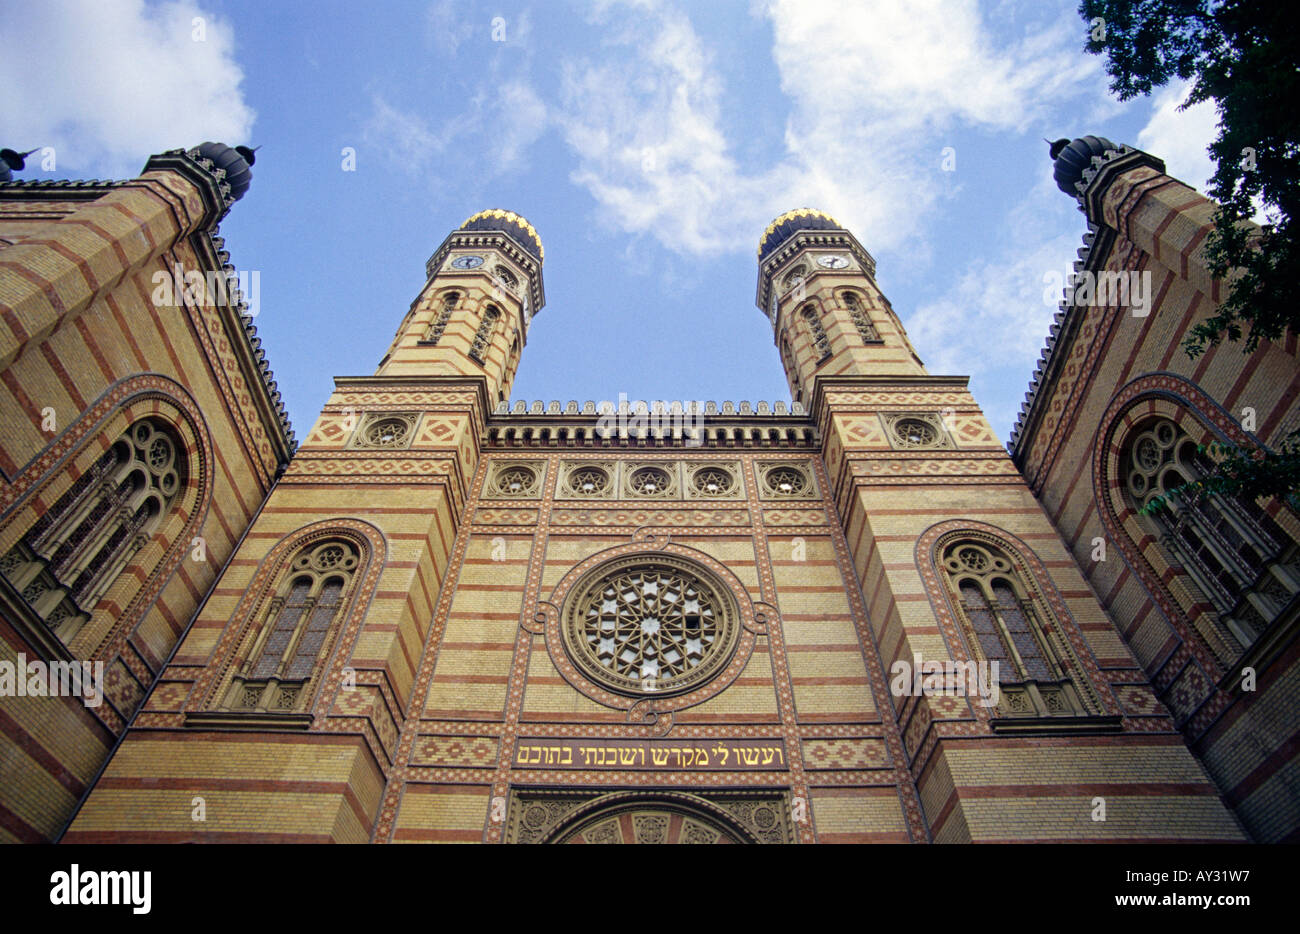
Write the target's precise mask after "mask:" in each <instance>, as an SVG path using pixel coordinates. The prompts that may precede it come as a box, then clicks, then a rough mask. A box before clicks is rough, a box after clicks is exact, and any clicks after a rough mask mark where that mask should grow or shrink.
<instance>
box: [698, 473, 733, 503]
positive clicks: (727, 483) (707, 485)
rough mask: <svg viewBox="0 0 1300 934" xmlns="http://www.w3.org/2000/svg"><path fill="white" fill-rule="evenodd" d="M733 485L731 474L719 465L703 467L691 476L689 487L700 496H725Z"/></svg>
mask: <svg viewBox="0 0 1300 934" xmlns="http://www.w3.org/2000/svg"><path fill="white" fill-rule="evenodd" d="M733 485H734V481H733V480H732V478H731V474H730V473H728V472H727V471H725V470H723V469H721V468H720V467H705V468H704V469H703V470H697V471H695V473H694V474H693V475H692V476H691V487H692V488H693V489H694V490H695V492H696V493H698V494H699V495H700V496H725V495H726V494H728V493H730V492H731V488H732V486H733Z"/></svg>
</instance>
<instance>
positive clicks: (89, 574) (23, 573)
mask: <svg viewBox="0 0 1300 934" xmlns="http://www.w3.org/2000/svg"><path fill="white" fill-rule="evenodd" d="M182 453H183V449H182V447H181V444H180V442H179V440H178V438H177V437H176V435H175V433H174V432H173V430H172V429H171V428H170V427H169V426H167V425H165V424H164V423H162V422H161V421H158V420H154V419H141V420H139V421H137V422H135V423H134V424H133V425H131V427H130V428H128V429H127V430H126V431H125V432H124V433H123V434H122V435H121V437H119V438H118V439H117V441H116V442H115V443H114V444H113V446H112V447H111V448H109V449H108V450H107V451H105V452H104V453H103V454H102V455H101V456H100V457H99V458H98V459H97V460H96V461H95V463H94V464H93V465H92V466H91V467H90V468H89V469H88V470H86V472H85V473H83V474H82V475H81V476H80V477H78V478H77V480H76V481H75V482H74V483H73V484H72V485H71V486H70V487H69V488H68V489H67V490H66V491H65V492H64V493H63V494H62V495H61V496H60V497H59V498H58V499H57V500H56V501H55V503H54V505H53V506H52V507H50V509H49V510H47V511H46V512H45V514H44V515H42V516H41V518H40V519H39V520H37V522H36V523H35V524H34V525H33V526H32V528H31V529H30V530H29V531H28V532H27V534H26V535H24V536H23V538H22V539H21V540H20V541H19V542H18V543H17V544H16V545H15V546H14V547H13V548H11V549H10V550H9V552H8V553H7V554H5V556H4V558H3V559H0V573H3V574H4V576H5V577H6V578H7V579H8V580H9V582H10V583H11V584H12V585H13V586H14V587H15V588H16V589H17V590H18V591H19V592H20V593H21V594H22V596H23V599H24V600H25V601H26V602H27V604H28V605H29V607H30V608H31V609H32V611H33V612H34V613H35V614H36V615H37V616H39V617H40V618H41V619H43V620H44V621H45V624H46V625H47V626H49V627H50V628H51V629H52V630H54V632H55V634H56V635H58V636H59V637H60V638H61V639H63V640H64V641H65V642H66V641H68V640H69V639H70V638H71V637H72V636H73V635H75V633H76V632H77V631H78V630H79V629H80V628H81V626H82V625H84V624H85V623H86V622H87V621H88V620H89V619H90V614H91V612H92V611H93V610H94V607H95V604H96V603H97V602H98V600H99V598H100V597H101V596H103V594H104V592H105V591H107V590H108V588H109V587H110V586H111V585H112V583H113V581H114V580H115V579H116V577H117V575H118V573H119V572H120V571H121V570H122V569H123V568H124V567H125V566H126V565H127V564H128V562H129V561H130V560H131V558H132V557H133V556H134V555H135V554H136V552H138V551H139V550H140V549H141V548H142V547H143V546H144V545H145V544H146V543H147V542H148V541H149V539H150V538H151V537H152V535H153V534H154V532H156V531H157V529H158V528H159V526H160V525H161V524H162V520H163V519H164V518H165V517H166V516H167V515H168V513H169V511H170V510H171V508H172V506H173V504H174V503H175V502H176V499H177V496H178V494H179V493H180V491H181V490H182V488H183V487H184V483H185V468H184V459H183V457H182Z"/></svg>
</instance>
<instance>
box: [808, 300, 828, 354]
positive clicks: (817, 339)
mask: <svg viewBox="0 0 1300 934" xmlns="http://www.w3.org/2000/svg"><path fill="white" fill-rule="evenodd" d="M801 313H802V314H803V319H804V321H806V322H808V329H809V330H810V331H811V332H812V339H813V346H814V347H816V348H817V362H818V363H820V362H822V361H823V360H825V359H826V358H827V357H829V356H830V355H831V341H830V338H829V337H827V336H826V329H825V328H824V327H823V326H822V320H821V317H820V316H819V315H818V314H817V310H816V309H815V308H813V307H812V306H811V305H807V306H805V307H804V309H803V311H802V312H801Z"/></svg>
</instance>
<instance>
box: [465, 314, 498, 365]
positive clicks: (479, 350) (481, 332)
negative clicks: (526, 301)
mask: <svg viewBox="0 0 1300 934" xmlns="http://www.w3.org/2000/svg"><path fill="white" fill-rule="evenodd" d="M500 317H501V311H500V310H499V309H498V308H497V307H496V306H495V305H488V307H487V310H486V311H485V312H483V320H482V321H480V322H479V325H478V331H476V332H475V334H474V343H473V344H472V345H471V346H470V348H469V355H470V356H471V357H473V358H474V360H476V361H477V362H478V363H482V362H483V360H484V358H485V357H486V356H487V352H488V347H490V346H491V344H492V330H493V328H495V327H496V323H497V319H498V318H500Z"/></svg>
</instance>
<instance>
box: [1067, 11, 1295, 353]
mask: <svg viewBox="0 0 1300 934" xmlns="http://www.w3.org/2000/svg"><path fill="white" fill-rule="evenodd" d="M1287 9H1288V8H1287V6H1286V5H1285V4H1274V3H1253V2H1249V0H1226V2H1218V3H1215V2H1210V0H1083V2H1082V3H1081V4H1080V6H1079V13H1080V15H1081V16H1082V17H1083V18H1084V20H1085V23H1086V26H1087V31H1088V39H1087V41H1086V43H1085V46H1084V47H1085V48H1086V49H1087V50H1088V51H1089V52H1091V53H1093V54H1098V55H1099V54H1102V53H1105V54H1106V55H1107V65H1106V71H1107V73H1108V74H1109V75H1110V76H1111V90H1112V91H1114V92H1115V94H1116V95H1117V96H1118V97H1119V99H1120V100H1128V99H1130V98H1132V97H1135V96H1137V95H1139V94H1149V93H1150V92H1151V90H1152V89H1153V88H1156V87H1160V86H1161V85H1164V84H1166V83H1168V82H1169V81H1170V80H1172V79H1174V78H1179V79H1182V80H1190V81H1192V82H1193V85H1192V91H1191V94H1190V95H1189V96H1188V99H1187V101H1186V102H1184V104H1183V107H1188V106H1191V105H1192V104H1196V103H1200V102H1201V101H1206V100H1213V101H1214V102H1215V105H1216V107H1217V109H1218V112H1219V136H1218V138H1217V139H1216V140H1215V142H1214V143H1213V144H1212V145H1211V146H1210V153H1211V155H1212V156H1213V158H1214V160H1215V162H1216V164H1217V171H1216V172H1215V175H1214V178H1213V179H1212V181H1211V183H1210V190H1209V195H1210V197H1212V198H1214V199H1215V200H1216V201H1218V202H1219V204H1220V208H1219V210H1218V212H1217V213H1216V214H1215V219H1214V229H1213V230H1212V231H1211V233H1210V235H1209V236H1208V237H1207V238H1206V244H1205V258H1206V261H1207V263H1208V266H1209V270H1210V273H1211V274H1212V275H1213V276H1215V277H1216V278H1220V279H1224V280H1230V281H1231V283H1232V287H1231V289H1230V291H1229V294H1228V296H1227V297H1226V299H1225V300H1224V302H1223V304H1222V305H1220V306H1219V308H1218V309H1217V310H1216V311H1215V313H1214V314H1213V315H1212V316H1211V317H1209V318H1207V319H1206V320H1205V321H1202V322H1200V323H1199V324H1197V325H1196V326H1195V327H1193V328H1192V330H1191V332H1190V333H1189V334H1188V336H1187V337H1186V339H1185V340H1184V341H1183V349H1184V351H1185V352H1186V353H1187V355H1188V356H1189V357H1191V358H1192V359H1195V358H1196V357H1198V356H1199V355H1200V354H1202V353H1203V352H1204V351H1205V350H1207V349H1208V348H1209V347H1212V346H1214V345H1216V344H1218V343H1220V342H1221V341H1223V340H1228V341H1231V342H1234V343H1235V342H1238V341H1242V340H1243V338H1244V344H1243V346H1242V351H1243V352H1245V353H1251V352H1254V351H1255V350H1257V349H1258V348H1259V344H1260V342H1261V341H1273V340H1279V339H1281V338H1282V337H1283V336H1284V335H1285V333H1286V332H1287V331H1290V332H1292V333H1300V303H1297V302H1295V301H1294V300H1293V299H1292V297H1291V296H1290V285H1291V284H1292V283H1294V282H1296V281H1297V277H1298V276H1300V246H1298V245H1297V243H1296V237H1297V233H1296V230H1295V229H1294V227H1293V218H1294V214H1295V210H1296V207H1297V205H1298V204H1300V108H1297V107H1295V105H1294V101H1296V100H1297V99H1300V31H1298V30H1296V29H1294V27H1293V26H1291V22H1290V19H1291V18H1290V16H1289V15H1288V13H1287ZM1098 20H1100V28H1099V26H1098ZM1098 37H1100V38H1098ZM1157 155H1158V154H1157ZM1257 206H1258V207H1260V208H1261V209H1262V211H1263V213H1264V215H1265V217H1266V218H1267V224H1266V226H1264V227H1263V229H1262V230H1261V229H1258V228H1256V227H1255V226H1254V225H1252V224H1250V223H1248V221H1249V220H1250V219H1251V218H1252V217H1253V216H1254V215H1255V213H1256V207H1257Z"/></svg>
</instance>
